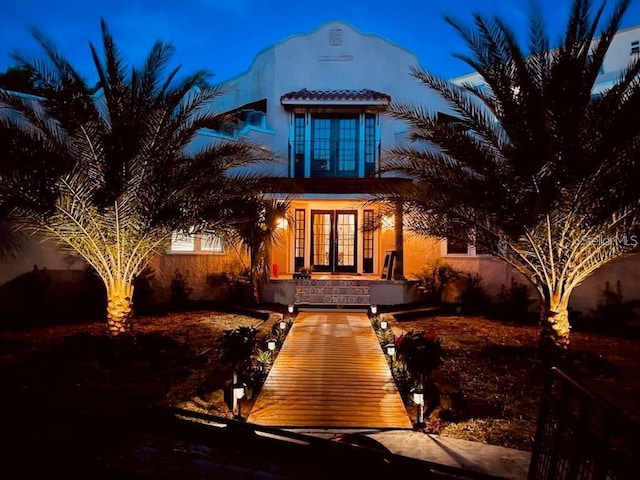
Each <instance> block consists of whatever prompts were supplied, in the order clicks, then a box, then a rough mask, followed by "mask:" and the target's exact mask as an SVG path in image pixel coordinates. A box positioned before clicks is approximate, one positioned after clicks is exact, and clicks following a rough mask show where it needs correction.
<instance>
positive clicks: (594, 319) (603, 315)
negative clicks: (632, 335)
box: [580, 280, 640, 333]
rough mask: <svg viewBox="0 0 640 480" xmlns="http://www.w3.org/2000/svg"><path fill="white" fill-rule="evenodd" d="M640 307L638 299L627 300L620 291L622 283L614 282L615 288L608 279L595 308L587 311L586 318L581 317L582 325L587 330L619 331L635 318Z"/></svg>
mask: <svg viewBox="0 0 640 480" xmlns="http://www.w3.org/2000/svg"><path fill="white" fill-rule="evenodd" d="M639 307H640V301H639V300H630V301H627V300H625V299H624V296H623V293H622V283H621V282H620V280H618V281H617V282H616V286H615V289H613V288H611V283H610V282H609V281H607V282H605V284H604V289H603V290H602V293H601V298H600V301H598V304H597V306H596V309H595V310H590V311H589V318H588V319H581V320H582V321H581V322H580V323H581V324H582V325H580V326H582V327H586V328H587V329H589V330H597V331H607V332H611V333H620V332H619V331H624V330H625V328H626V327H625V324H626V323H627V322H629V321H630V320H635V319H636V318H637V313H636V312H637V311H638V309H639Z"/></svg>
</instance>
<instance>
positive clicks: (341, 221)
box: [311, 210, 358, 273]
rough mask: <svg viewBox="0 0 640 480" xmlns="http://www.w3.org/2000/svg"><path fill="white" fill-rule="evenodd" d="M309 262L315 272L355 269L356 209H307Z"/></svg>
mask: <svg viewBox="0 0 640 480" xmlns="http://www.w3.org/2000/svg"><path fill="white" fill-rule="evenodd" d="M311 230H312V236H311V264H312V265H313V269H314V270H315V271H317V272H331V273H334V272H353V273H355V272H356V269H357V265H358V257H357V231H358V228H357V213H356V212H354V211H334V210H329V211H319V210H314V211H312V212H311Z"/></svg>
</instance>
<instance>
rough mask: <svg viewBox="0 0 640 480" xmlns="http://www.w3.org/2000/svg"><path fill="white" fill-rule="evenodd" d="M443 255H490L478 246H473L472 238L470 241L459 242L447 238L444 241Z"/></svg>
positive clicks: (458, 240) (455, 239)
mask: <svg viewBox="0 0 640 480" xmlns="http://www.w3.org/2000/svg"><path fill="white" fill-rule="evenodd" d="M444 244H445V248H444V249H443V253H444V254H445V255H470V256H474V255H489V254H490V253H489V252H488V251H487V250H486V249H484V248H483V247H481V246H479V245H474V244H473V236H471V238H470V241H464V240H460V239H459V238H454V237H447V238H446V239H445V242H444Z"/></svg>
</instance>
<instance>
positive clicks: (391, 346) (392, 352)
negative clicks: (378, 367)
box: [384, 343, 396, 362]
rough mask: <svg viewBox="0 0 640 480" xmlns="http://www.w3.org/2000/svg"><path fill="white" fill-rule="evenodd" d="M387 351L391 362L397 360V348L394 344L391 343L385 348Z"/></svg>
mask: <svg viewBox="0 0 640 480" xmlns="http://www.w3.org/2000/svg"><path fill="white" fill-rule="evenodd" d="M384 348H385V349H386V351H387V355H389V358H391V361H392V362H393V361H394V360H395V359H396V346H395V344H393V343H389V344H387V345H386V346H385V347H384Z"/></svg>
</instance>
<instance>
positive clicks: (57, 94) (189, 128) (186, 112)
mask: <svg viewBox="0 0 640 480" xmlns="http://www.w3.org/2000/svg"><path fill="white" fill-rule="evenodd" d="M101 26H102V44H103V56H102V58H101V57H100V55H99V53H98V51H97V50H96V48H95V47H94V45H92V44H90V50H91V54H92V56H93V60H94V64H95V68H96V72H97V75H98V78H99V83H100V87H101V90H100V91H98V92H97V93H95V94H94V93H92V89H91V88H90V87H89V86H88V85H87V83H86V81H85V80H84V79H83V78H82V77H81V76H80V75H79V74H78V72H77V71H76V70H75V69H74V68H73V67H72V66H71V65H70V64H69V62H68V61H67V60H66V59H65V58H64V57H63V56H62V55H61V54H60V52H59V51H58V50H57V49H56V47H55V46H54V45H53V44H52V43H51V42H50V41H48V40H47V39H45V38H44V37H43V36H42V35H41V34H39V33H37V32H36V33H35V37H36V39H37V40H38V42H39V44H40V45H41V46H42V48H43V50H44V53H45V58H44V59H39V58H35V59H32V60H29V59H26V58H24V57H21V56H16V60H17V61H18V66H19V67H20V68H21V69H24V70H26V71H27V72H29V73H30V75H31V78H33V79H35V81H36V82H37V84H38V85H39V89H38V95H39V97H37V98H34V97H30V96H25V95H18V94H15V93H12V92H8V91H0V102H1V103H0V107H2V108H1V110H2V111H4V115H2V116H1V118H2V120H1V125H0V126H1V128H2V129H5V130H8V131H10V132H11V133H18V134H20V135H21V136H22V137H25V138H27V139H28V140H29V141H30V142H34V141H35V142H36V143H37V144H38V145H39V151H40V152H45V153H46V154H47V156H48V157H50V158H52V159H53V160H54V162H53V164H54V165H62V166H65V168H57V169H55V170H54V171H52V172H46V173H47V175H43V176H42V178H44V179H45V180H42V181H43V182H44V185H45V187H46V188H45V187H43V188H42V189H40V190H36V191H35V194H34V195H31V190H33V189H32V188H28V189H27V192H26V193H28V194H29V195H23V194H24V193H25V192H24V191H23V190H21V188H20V182H17V185H14V188H12V187H11V185H6V182H5V181H4V177H3V188H2V189H1V190H2V191H5V192H9V194H7V197H9V196H10V197H11V198H12V202H11V205H10V206H11V218H12V220H13V221H14V222H15V223H16V224H17V225H18V226H19V227H20V228H22V229H24V230H25V231H27V232H33V233H37V234H38V235H41V236H43V237H44V238H45V239H49V240H53V241H55V242H56V243H57V245H58V246H59V247H60V248H62V249H63V250H65V251H68V252H70V253H73V254H75V255H76V256H79V257H81V258H82V259H84V260H85V261H86V262H87V263H88V264H89V265H90V266H91V267H93V268H94V269H95V270H96V272H97V273H98V275H99V276H100V278H101V279H102V281H103V282H104V284H105V287H106V291H107V299H108V307H107V326H108V331H109V332H110V333H111V334H112V335H114V336H117V335H119V334H121V333H126V332H128V331H129V330H130V328H131V322H132V315H133V310H132V298H133V280H134V278H135V276H136V275H138V274H139V273H140V272H141V271H142V270H143V268H144V267H145V266H146V264H147V263H148V261H149V260H150V259H151V257H152V256H153V255H154V254H156V253H157V252H159V251H162V250H163V249H164V248H165V247H166V245H167V243H168V240H169V238H170V237H171V232H172V231H174V230H175V229H184V230H185V231H186V230H187V229H189V228H191V231H193V229H195V230H196V231H197V230H199V229H208V230H214V231H215V230H216V229H219V228H220V226H221V225H224V224H226V222H227V219H228V217H230V216H231V208H230V205H233V201H232V199H233V198H234V197H236V196H237V197H239V198H244V197H246V196H247V195H248V193H249V192H251V191H252V190H253V189H254V188H255V187H257V185H258V183H259V177H258V176H256V175H252V174H251V173H250V172H249V173H247V166H248V165H251V164H253V163H254V162H257V161H260V160H266V159H268V158H270V154H269V153H268V152H266V151H264V150H263V149H259V148H257V147H255V146H254V145H252V144H249V143H245V142H240V141H237V142H235V141H234V142H231V141H216V142H214V141H211V142H206V141H205V140H206V139H207V138H209V137H202V136H199V132H201V130H202V128H206V127H209V126H212V125H215V122H216V111H215V109H214V101H215V100H216V99H217V98H218V97H219V95H220V94H221V90H220V89H219V88H216V87H210V86H208V85H207V83H206V79H207V77H208V74H207V73H206V72H205V71H198V72H196V73H194V74H191V75H188V76H186V77H185V78H183V79H180V80H178V79H177V75H178V73H179V67H178V68H173V69H171V70H168V68H169V61H170V59H171V57H172V55H173V53H174V49H173V47H172V46H171V44H166V43H162V42H158V43H156V44H155V45H154V46H153V48H152V49H151V51H150V53H149V55H148V56H147V58H146V61H145V63H144V65H143V66H142V67H140V68H132V69H129V67H127V65H126V64H125V62H124V60H123V58H122V56H121V54H120V51H119V49H118V48H117V46H116V44H115V42H114V39H113V37H112V35H111V34H110V32H109V30H108V28H107V26H106V24H105V23H104V21H103V22H102V24H101ZM14 153H15V152H14ZM3 158H4V157H3ZM20 158H21V156H20V155H16V156H14V157H13V160H15V161H19V160H20ZM22 173H23V178H25V177H24V175H25V172H22ZM29 174H30V173H29V172H26V175H27V177H28V175H29ZM32 176H33V175H32ZM18 178H20V177H18ZM43 192H44V193H47V194H49V195H52V196H53V198H54V200H53V201H52V202H51V203H50V205H51V207H52V208H42V205H43V202H42V200H43V196H44V195H41V194H42V193H43ZM31 197H34V198H35V200H34V201H31V200H32V198H31ZM3 201H4V200H3ZM44 205H45V207H46V206H47V205H48V202H46V201H45V202H44Z"/></svg>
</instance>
